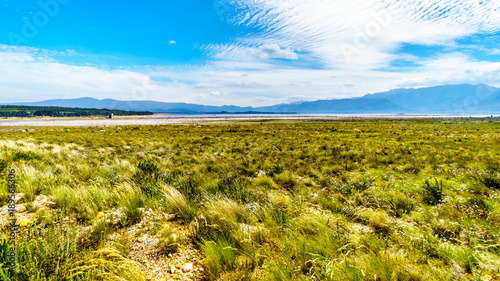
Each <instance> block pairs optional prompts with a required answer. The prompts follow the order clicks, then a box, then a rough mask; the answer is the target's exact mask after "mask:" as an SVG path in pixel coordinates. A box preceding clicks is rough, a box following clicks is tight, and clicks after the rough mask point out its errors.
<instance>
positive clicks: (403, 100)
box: [11, 84, 500, 114]
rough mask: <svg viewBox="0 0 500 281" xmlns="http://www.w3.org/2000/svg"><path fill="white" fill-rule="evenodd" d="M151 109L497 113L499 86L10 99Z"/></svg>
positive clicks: (187, 111)
mask: <svg viewBox="0 0 500 281" xmlns="http://www.w3.org/2000/svg"><path fill="white" fill-rule="evenodd" d="M11 104H16V105H33V106H62V107H77V108H98V109H113V110H130V111H152V112H154V113H177V114H197V113H248V112H251V113H259V112H263V113H271V112H272V113H299V114H308V113H316V114H320V113H325V114H326V113H331V114H335V113H336V114H363V113H367V114H410V113H411V114H495V113H500V89H499V88H495V87H491V86H488V85H485V84H479V85H469V84H460V85H443V86H436V87H427V88H418V89H395V90H391V91H387V92H382V93H374V94H367V95H365V96H363V97H358V98H350V99H333V100H318V101H308V102H295V103H289V104H278V105H273V106H262V107H251V106H247V107H240V106H235V105H224V106H209V105H199V104H189V103H168V102H157V101H149V100H145V101H119V100H113V99H103V100H98V99H94V98H77V99H56V100H47V101H40V102H22V103H11Z"/></svg>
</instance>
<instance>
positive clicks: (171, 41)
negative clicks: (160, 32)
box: [168, 40, 177, 45]
mask: <svg viewBox="0 0 500 281" xmlns="http://www.w3.org/2000/svg"><path fill="white" fill-rule="evenodd" d="M168 44H169V45H174V44H177V42H175V41H174V40H170V41H168Z"/></svg>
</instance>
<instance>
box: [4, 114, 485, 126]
mask: <svg viewBox="0 0 500 281" xmlns="http://www.w3.org/2000/svg"><path fill="white" fill-rule="evenodd" d="M461 117H462V118H469V117H474V118H486V117H489V115H488V116H487V115H481V116H479V115H475V116H451V115H376V114H366V115H349V114H338V115H334V114H318V115H300V114H299V115H266V116H262V115H256V116H248V115H246V116H221V117H218V116H210V117H196V116H195V117H191V116H189V117H164V116H163V117H153V118H117V119H33V120H29V119H28V120H27V119H24V120H0V127H12V126H15V127H109V126H131V125H168V124H183V123H196V122H216V121H245V120H249V121H251V120H253V121H255V120H355V119H412V118H461Z"/></svg>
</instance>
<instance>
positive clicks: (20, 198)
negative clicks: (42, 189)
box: [14, 193, 25, 204]
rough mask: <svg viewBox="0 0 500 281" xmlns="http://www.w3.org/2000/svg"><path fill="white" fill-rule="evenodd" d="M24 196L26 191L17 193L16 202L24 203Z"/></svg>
mask: <svg viewBox="0 0 500 281" xmlns="http://www.w3.org/2000/svg"><path fill="white" fill-rule="evenodd" d="M24 197H25V195H24V193H16V199H14V201H15V202H16V204H19V203H23V202H24Z"/></svg>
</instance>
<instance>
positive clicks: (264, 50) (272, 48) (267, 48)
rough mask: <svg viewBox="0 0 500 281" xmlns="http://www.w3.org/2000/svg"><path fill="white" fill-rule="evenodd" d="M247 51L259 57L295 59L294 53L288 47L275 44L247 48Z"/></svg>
mask: <svg viewBox="0 0 500 281" xmlns="http://www.w3.org/2000/svg"><path fill="white" fill-rule="evenodd" d="M247 52H248V54H250V55H252V56H256V57H259V58H261V59H270V58H271V59H289V60H296V59H297V54H296V53H294V52H293V51H291V50H290V49H286V50H284V49H281V48H280V46H278V45H277V44H264V45H262V46H259V47H258V48H248V50H247Z"/></svg>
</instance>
